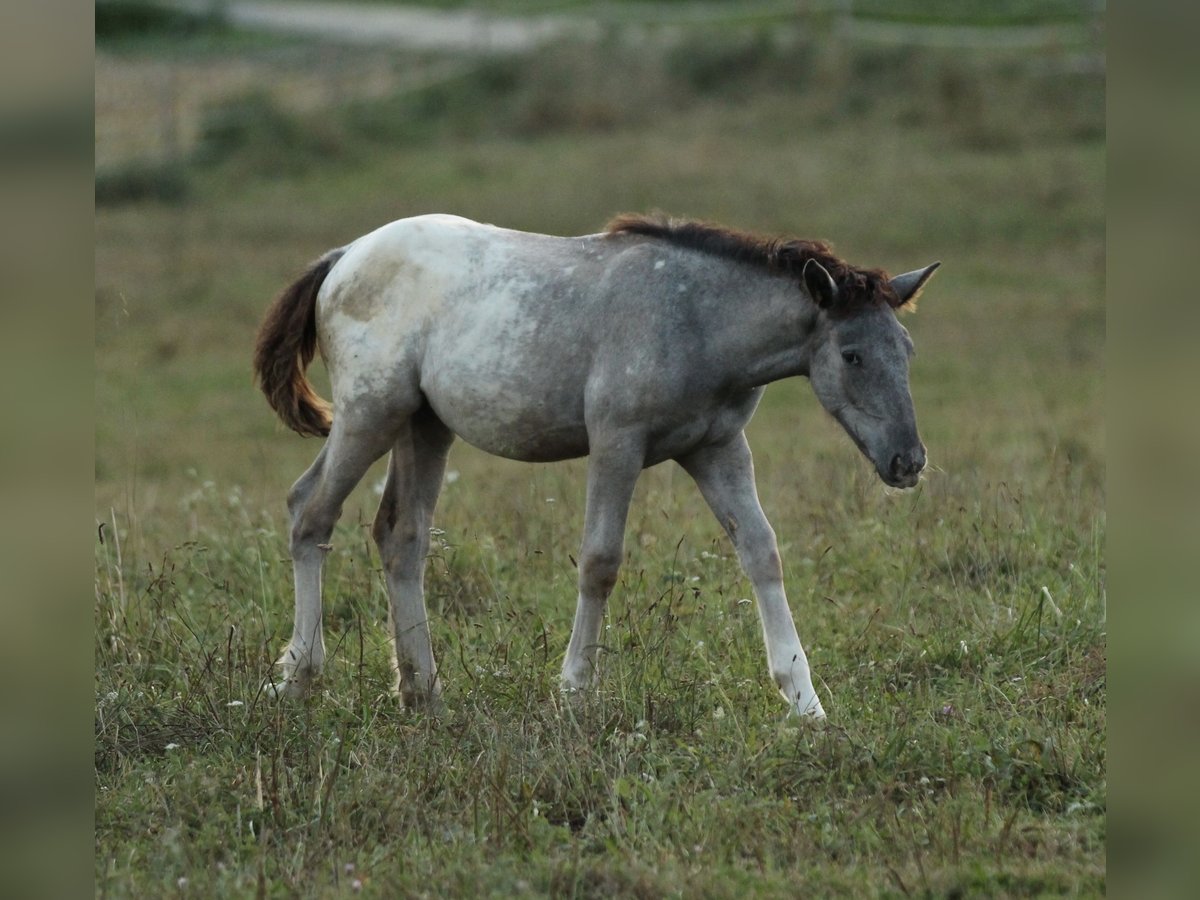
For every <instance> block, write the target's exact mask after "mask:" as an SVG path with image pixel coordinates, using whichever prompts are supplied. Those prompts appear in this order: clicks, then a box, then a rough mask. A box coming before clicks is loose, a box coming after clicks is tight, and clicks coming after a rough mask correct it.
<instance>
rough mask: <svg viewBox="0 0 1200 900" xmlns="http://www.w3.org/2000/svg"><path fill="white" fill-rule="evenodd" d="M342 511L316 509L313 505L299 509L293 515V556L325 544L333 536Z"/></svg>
mask: <svg viewBox="0 0 1200 900" xmlns="http://www.w3.org/2000/svg"><path fill="white" fill-rule="evenodd" d="M340 514H341V510H340V509H337V510H332V511H330V510H326V509H314V508H313V507H312V505H311V504H308V505H305V506H303V507H300V508H298V509H297V510H296V511H295V512H294V513H292V532H291V547H292V555H293V556H295V555H296V553H297V552H300V551H303V550H306V549H309V548H311V547H313V546H316V545H317V544H324V543H326V542H327V541H328V540H329V536H330V535H331V534H333V526H334V524H336V522H337V520H338V516H339V515H340Z"/></svg>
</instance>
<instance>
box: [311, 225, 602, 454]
mask: <svg viewBox="0 0 1200 900" xmlns="http://www.w3.org/2000/svg"><path fill="white" fill-rule="evenodd" d="M588 240H589V239H587V238H582V239H581V238H555V237H550V236H546V235H536V234H526V233H523V232H518V231H510V230H507V229H502V228H496V227H494V226H490V225H483V224H480V223H477V222H472V221H470V220H468V219H463V218H459V217H457V216H447V215H429V216H419V217H414V218H410V219H401V220H398V221H395V222H392V223H389V224H388V225H384V226H383V227H381V228H379V229H377V230H375V231H373V232H371V233H369V234H367V235H364V236H363V237H361V238H359V239H358V240H357V241H355V242H354V243H353V244H351V245H350V246H349V247H348V248H347V250H346V253H345V254H344V256H343V257H342V258H341V259H340V260H339V261H338V263H337V265H336V266H334V268H333V269H332V270H331V272H330V274H329V277H328V278H327V279H326V283H325V285H324V286H323V287H322V290H321V295H320V297H319V298H318V334H319V337H320V341H321V351H322V354H323V355H324V357H325V360H326V364H327V366H328V369H329V373H330V380H331V382H332V386H333V392H334V398H333V399H334V406H335V416H336V414H337V409H338V408H343V409H345V408H349V407H350V406H355V407H361V406H362V405H363V403H364V400H367V401H368V404H367V405H369V406H371V407H372V408H374V409H381V408H382V409H386V410H389V411H390V410H395V411H396V413H397V414H399V413H401V412H402V411H404V410H406V409H408V410H410V411H411V408H412V407H413V406H414V404H418V405H419V404H420V403H426V402H427V403H428V404H429V405H430V406H432V407H433V409H434V410H435V411H436V412H437V413H438V415H439V416H440V417H441V418H442V419H443V420H444V421H445V422H446V424H447V425H449V426H450V427H451V428H452V429H453V430H454V431H456V432H457V433H458V434H459V435H460V436H462V437H463V438H465V439H466V440H467V441H468V442H471V443H474V444H476V445H477V446H480V447H482V448H483V449H485V450H488V451H490V452H492V453H497V454H499V455H503V456H509V457H513V458H518V459H552V458H553V459H559V458H566V457H571V456H578V455H582V454H584V453H586V452H587V435H586V429H585V426H584V421H583V395H584V385H585V383H586V380H587V375H588V367H589V365H590V363H589V359H588V353H587V346H588V341H587V340H586V339H584V336H583V335H581V334H580V331H581V329H582V328H583V327H584V326H585V320H586V319H587V316H586V315H584V314H583V309H582V308H583V307H587V306H588V305H589V300H590V298H591V294H592V293H594V291H593V282H592V280H590V279H589V278H588V277H586V276H585V277H582V278H580V277H573V276H575V273H576V270H577V269H578V268H579V267H580V266H586V265H587V264H588V263H589V262H592V263H594V257H595V253H594V251H593V252H592V253H591V254H590V255H589V252H588V251H586V250H584V249H583V247H584V244H585V243H586V242H587V241H588Z"/></svg>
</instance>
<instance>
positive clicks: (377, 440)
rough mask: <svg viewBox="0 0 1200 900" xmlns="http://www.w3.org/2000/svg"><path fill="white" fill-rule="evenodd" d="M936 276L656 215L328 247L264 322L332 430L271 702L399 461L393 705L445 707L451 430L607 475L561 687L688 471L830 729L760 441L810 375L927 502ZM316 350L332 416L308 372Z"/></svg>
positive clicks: (804, 701) (587, 538)
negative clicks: (363, 508) (377, 488)
mask: <svg viewBox="0 0 1200 900" xmlns="http://www.w3.org/2000/svg"><path fill="white" fill-rule="evenodd" d="M937 265H938V264H937V263H934V264H933V265H931V266H927V267H926V268H924V269H920V270H917V271H913V272H909V273H907V274H904V275H898V276H896V277H894V278H888V276H887V275H886V273H884V272H882V271H881V270H869V269H859V268H855V267H852V266H850V265H848V264H847V263H845V262H844V261H842V260H840V259H838V258H837V257H836V256H834V255H833V253H832V252H831V250H830V248H829V246H828V245H826V244H824V243H821V242H817V241H801V240H786V239H779V240H772V239H765V238H759V237H756V236H753V235H749V234H743V233H739V232H734V231H730V230H727V229H724V228H720V227H717V226H712V225H707V224H703V223H698V222H688V221H675V220H668V219H662V218H655V217H641V216H623V217H620V218H618V219H616V220H614V221H613V222H612V223H610V225H609V226H608V228H607V229H606V231H605V232H603V233H601V234H594V235H587V236H584V237H572V238H562V237H550V236H546V235H540V234H526V233H523V232H519V231H509V230H506V229H502V228H496V227H493V226H490V225H481V224H479V223H476V222H471V221H468V220H466V219H461V218H457V217H454V216H445V215H431V216H419V217H416V218H410V219H402V220H400V221H397V222H392V223H391V224H389V225H385V226H383V227H382V228H380V229H378V230H376V231H373V232H371V233H370V234H367V235H365V236H364V237H361V238H359V239H358V240H356V241H354V242H353V243H351V244H350V245H348V246H346V247H343V248H341V249H338V250H333V251H331V252H329V253H327V254H326V255H325V256H323V257H322V258H321V259H320V260H318V261H317V262H315V263H314V264H313V265H312V266H311V267H310V268H309V269H308V271H307V272H305V273H304V274H303V275H302V276H301V277H300V278H299V279H298V280H297V281H296V282H295V283H294V284H292V285H291V286H290V287H289V288H287V289H286V290H285V291H284V292H283V293H282V294H281V295H280V296H279V298H278V299H277V300H276V301H275V303H274V305H273V306H272V307H271V308H270V310H269V311H268V313H267V316H266V319H265V321H264V322H263V325H262V328H261V330H260V332H259V336H258V345H257V349H256V354H255V370H256V374H257V377H258V380H259V382H260V384H261V386H262V389H263V391H264V393H265V394H266V395H267V398H268V400H269V401H270V404H271V406H272V407H273V408H274V409H275V411H276V412H277V413H278V414H279V416H280V418H281V419H282V420H283V421H284V422H285V423H286V424H287V425H289V426H290V427H291V428H293V429H295V430H296V431H298V432H300V433H301V434H306V435H328V440H327V441H326V442H325V445H324V446H323V447H322V448H321V451H320V453H319V454H318V455H317V458H316V461H315V462H314V463H313V464H312V466H311V467H310V468H309V469H308V471H307V472H305V473H304V475H302V476H301V477H300V479H299V480H298V481H297V482H296V483H295V485H294V486H293V487H292V489H291V491H290V493H289V494H288V510H289V512H290V514H291V553H292V559H293V563H294V568H295V590H296V618H295V627H294V629H293V631H292V637H291V641H290V642H289V643H288V646H287V648H286V650H285V651H284V653H283V656H282V657H281V659H280V660H279V663H278V665H279V667H280V668H281V670H282V680H281V681H280V682H279V683H277V684H274V685H271V688H272V689H273V690H274V691H277V692H282V693H287V694H292V695H298V694H302V693H304V692H305V691H306V690H307V688H308V687H309V685H310V683H311V681H312V679H313V677H314V676H316V675H317V674H319V673H320V671H321V668H322V666H323V664H324V661H325V647H324V640H323V637H322V631H321V568H322V563H323V560H324V555H325V552H326V551H327V550H328V549H329V545H328V541H329V540H330V536H331V534H332V531H333V527H334V523H335V522H336V521H337V519H338V517H339V515H340V514H341V509H342V503H343V502H344V501H345V499H346V497H347V496H348V495H349V493H350V491H351V490H352V489H353V488H354V486H355V485H356V484H357V483H358V481H359V480H360V479H361V478H362V477H363V475H364V474H365V473H366V471H367V469H368V467H369V466H370V465H371V464H372V463H373V462H375V461H376V460H377V459H379V458H380V457H382V456H383V455H384V454H385V453H387V452H388V451H391V462H390V466H389V468H388V475H387V483H386V486H385V488H384V492H383V501H382V503H381V504H380V508H379V512H378V515H377V516H376V519H375V523H374V528H373V534H374V538H375V541H376V543H377V544H378V546H379V552H380V556H381V559H382V563H383V568H384V571H385V573H386V579H387V587H388V595H389V598H390V604H391V623H392V628H393V630H394V639H395V664H396V670H397V676H398V689H399V692H400V695H401V698H402V699H403V701H404V703H405V704H406V705H426V704H432V705H437V704H438V703H439V702H440V700H439V698H440V693H441V685H440V682H439V679H438V674H437V666H436V664H435V662H434V657H433V650H432V647H431V645H430V639H429V624H428V621H427V618H426V612H425V598H424V569H425V557H426V554H427V552H428V548H429V529H430V526H431V524H432V521H433V512H434V506H435V505H436V503H437V498H438V491H439V488H440V487H441V483H442V480H443V473H444V469H445V465H446V456H447V453H448V451H449V449H450V445H451V442H452V441H453V440H454V437H455V435H457V436H459V437H461V438H463V439H464V440H466V441H468V442H469V443H471V444H474V445H475V446H476V447H479V448H481V449H483V450H486V451H488V452H489V453H493V454H497V455H499V456H504V457H508V458H509V459H517V460H526V461H530V462H533V461H550V460H561V459H569V458H573V457H579V456H585V455H586V456H587V457H588V458H589V459H588V477H587V505H586V513H585V523H584V533H583V544H582V547H581V549H580V553H579V598H578V605H577V607H576V611H575V623H574V627H573V630H572V632H571V640H570V645H569V646H568V647H567V653H566V658H565V660H564V662H563V667H562V685H563V688H564V689H565V690H569V691H571V690H580V689H583V688H585V687H586V686H587V685H589V684H590V683H592V681H593V680H594V678H595V677H596V674H597V656H598V651H599V637H600V628H601V620H602V618H603V616H604V609H605V605H606V603H607V600H608V596H609V593H610V592H611V591H612V589H613V585H614V584H615V582H616V580H617V571H618V568H619V566H620V564H621V560H622V556H623V547H624V531H625V520H626V516H627V513H628V509H629V502H630V498H631V496H632V494H633V488H634V483H635V482H636V481H637V478H638V474H639V473H640V472H641V471H642V469H644V468H646V467H647V466H652V465H655V464H656V463H659V462H662V461H664V460H672V459H673V460H676V461H677V462H678V463H679V464H680V465H681V466H683V468H684V469H685V470H686V471H687V472H688V474H690V475H691V476H692V478H693V479H695V481H696V484H697V485H698V486H699V488H700V491H701V492H702V494H703V495H704V499H705V500H706V501H707V502H708V505H709V506H710V508H711V509H712V511H713V513H714V514H715V515H716V517H717V520H718V521H719V522H720V523H721V525H722V526H723V527H724V529H725V531H726V532H727V533H728V535H729V537H730V538H731V540H732V541H733V544H734V546H735V547H736V549H737V553H738V557H739V559H740V561H741V564H742V566H743V568H744V569H745V571H746V573H747V575H748V576H749V578H750V580H751V581H752V582H753V584H754V591H755V595H756V597H757V600H758V610H759V614H760V617H761V621H762V628H763V637H764V640H765V642H766V649H767V664H768V666H769V669H770V673H771V677H772V678H773V679H774V681H775V684H776V685H778V687H779V690H780V691H781V693H782V694H783V696H784V698H785V699H786V700H787V702H788V704H789V706H790V708H791V710H792V712H794V713H795V714H797V715H809V716H817V717H821V716H824V715H825V711H824V708H823V706H822V704H821V700H820V698H819V697H818V696H817V693H816V691H815V690H814V688H813V683H812V676H811V674H810V672H809V666H808V659H807V657H806V656H805V653H804V648H803V647H802V646H801V644H800V638H799V636H798V635H797V633H796V626H795V624H794V623H793V620H792V615H791V611H790V610H789V608H788V603H787V598H786V596H785V595H784V589H783V576H782V569H781V566H780V560H779V553H778V550H777V547H776V543H775V534H774V532H773V531H772V529H771V526H770V524H769V523H768V522H767V519H766V517H765V516H764V515H763V511H762V508H761V506H760V505H759V501H758V495H757V491H756V489H755V485H754V468H753V464H752V462H751V456H750V448H749V446H748V445H747V443H746V436H745V433H744V429H745V427H746V424H747V423H748V422H749V421H750V417H751V416H752V415H753V414H754V410H755V407H756V406H757V405H758V402H759V399H760V398H761V397H762V392H763V388H764V385H766V384H768V383H770V382H772V381H776V380H778V379H780V378H786V377H788V376H791V375H806V376H808V378H809V380H810V382H811V383H812V387H813V390H814V391H815V392H816V395H817V397H818V398H819V400H820V402H821V404H822V405H823V406H824V407H825V409H827V410H828V411H829V412H830V413H831V414H832V415H833V416H834V417H835V418H836V419H837V421H838V422H840V423H841V424H842V426H843V427H844V428H845V430H846V431H847V433H849V435H850V437H851V438H852V439H853V440H854V443H855V444H857V445H858V447H859V449H861V450H862V452H863V453H864V454H865V455H866V456H867V458H868V459H869V460H870V461H871V462H872V463H873V464H874V466H875V468H876V470H877V471H878V473H879V477H880V478H881V479H883V481H884V482H886V483H887V484H889V485H892V486H895V487H912V486H913V485H915V484H916V483H917V480H918V476H919V475H920V472H921V470H922V468H923V467H924V465H925V448H924V446H922V444H921V441H920V438H919V437H918V435H917V425H916V418H915V415H914V412H913V404H912V397H911V396H910V394H909V387H908V362H909V357H910V355H911V353H912V342H911V341H910V339H909V336H908V333H907V332H906V331H905V329H904V327H903V326H902V325H901V324H900V322H899V321H898V320H897V317H896V312H895V311H896V310H897V309H899V308H901V307H905V306H906V305H911V304H912V303H913V300H914V298H915V297H916V296H917V294H918V292H919V291H920V290H921V288H922V286H923V285H924V284H925V282H926V281H927V280H928V279H929V277H930V276H931V275H932V274H933V271H934V269H935V268H936V267H937ZM317 349H319V350H320V352H321V355H322V357H323V358H324V360H325V362H326V365H327V368H328V372H329V378H330V383H331V386H332V394H333V399H332V407H330V405H329V404H327V403H326V402H325V401H323V400H322V399H321V398H319V397H318V396H317V395H316V394H315V393H314V392H313V390H312V388H311V386H310V384H309V382H308V381H307V379H306V377H305V369H306V367H307V365H308V363H309V362H310V361H311V359H312V357H313V353H314V352H315V351H316V350H317Z"/></svg>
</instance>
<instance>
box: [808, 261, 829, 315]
mask: <svg viewBox="0 0 1200 900" xmlns="http://www.w3.org/2000/svg"><path fill="white" fill-rule="evenodd" d="M801 274H802V275H803V278H804V289H805V290H806V291H808V296H810V297H812V299H813V303H815V304H817V306H819V307H820V308H821V309H829V308H830V307H831V306H833V304H834V302H835V301H836V300H837V285H836V284H834V282H833V278H832V277H830V275H829V273H828V272H827V271H825V267H824V266H823V265H821V264H820V263H819V262H817V261H816V260H815V259H809V261H808V262H806V263H805V264H804V271H803V272H802V273H801Z"/></svg>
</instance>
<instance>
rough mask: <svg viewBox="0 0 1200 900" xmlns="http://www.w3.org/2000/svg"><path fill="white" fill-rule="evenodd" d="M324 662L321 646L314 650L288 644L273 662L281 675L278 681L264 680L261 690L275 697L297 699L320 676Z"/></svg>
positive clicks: (323, 652) (306, 691)
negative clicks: (276, 660) (297, 647)
mask: <svg viewBox="0 0 1200 900" xmlns="http://www.w3.org/2000/svg"><path fill="white" fill-rule="evenodd" d="M324 663H325V650H324V648H323V647H319V648H317V650H316V652H314V651H311V650H305V649H296V648H295V647H293V646H292V645H290V644H289V645H288V647H287V649H285V650H284V651H283V655H282V656H280V657H279V660H278V662H276V663H275V665H277V666H278V667H279V669H280V673H281V674H282V675H283V677H282V678H281V679H279V680H278V681H267V682H265V683H264V684H263V690H264V691H265V692H266V693H268V694H269V695H270V696H272V697H275V698H284V697H286V698H288V699H292V700H295V699H299V698H301V697H303V696H304V695H305V694H307V693H308V692H309V690H310V689H311V688H312V686H313V682H314V681H316V680H317V679H318V678H319V677H320V676H321V670H322V669H323V668H324Z"/></svg>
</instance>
